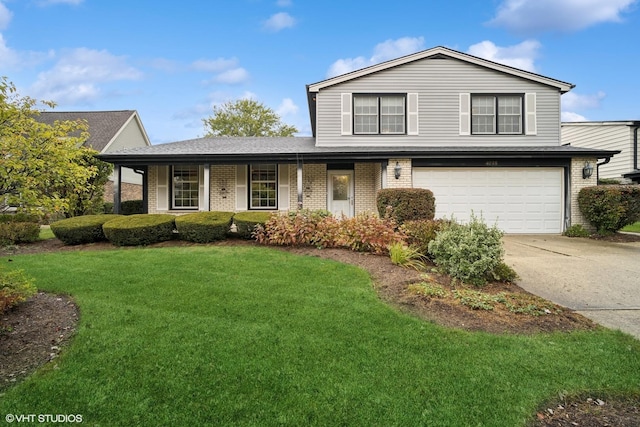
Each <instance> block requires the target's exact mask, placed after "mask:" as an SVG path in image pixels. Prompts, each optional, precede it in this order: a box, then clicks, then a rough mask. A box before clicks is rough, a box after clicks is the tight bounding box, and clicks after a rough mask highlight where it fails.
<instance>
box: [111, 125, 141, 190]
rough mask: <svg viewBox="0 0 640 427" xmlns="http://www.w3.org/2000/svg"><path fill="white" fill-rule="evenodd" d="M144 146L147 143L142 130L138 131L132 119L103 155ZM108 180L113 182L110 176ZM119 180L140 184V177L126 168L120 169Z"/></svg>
mask: <svg viewBox="0 0 640 427" xmlns="http://www.w3.org/2000/svg"><path fill="white" fill-rule="evenodd" d="M146 146H147V143H146V141H145V139H144V133H143V131H142V129H140V126H139V125H138V121H137V120H135V119H132V120H129V122H128V123H127V124H126V125H125V126H124V128H123V129H122V130H121V131H120V133H119V134H118V135H117V136H116V137H115V139H114V140H113V141H112V142H111V144H109V146H108V147H107V149H106V150H105V153H108V152H112V151H117V150H121V149H124V148H134V147H146ZM110 179H111V180H112V181H113V179H114V176H113V175H111V177H110ZM120 179H121V181H122V182H126V183H129V184H142V175H140V174H138V173H135V172H134V171H133V170H131V169H129V168H126V167H123V168H122V171H121V174H120Z"/></svg>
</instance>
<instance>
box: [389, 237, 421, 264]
mask: <svg viewBox="0 0 640 427" xmlns="http://www.w3.org/2000/svg"><path fill="white" fill-rule="evenodd" d="M389 256H390V257H391V262H392V263H393V264H395V265H400V266H402V267H407V268H415V269H416V270H418V271H420V270H424V269H425V264H424V261H423V258H424V256H423V255H422V254H421V253H420V252H419V251H418V250H416V249H415V248H412V247H410V246H406V245H405V244H403V243H401V242H397V243H394V244H392V245H391V246H389Z"/></svg>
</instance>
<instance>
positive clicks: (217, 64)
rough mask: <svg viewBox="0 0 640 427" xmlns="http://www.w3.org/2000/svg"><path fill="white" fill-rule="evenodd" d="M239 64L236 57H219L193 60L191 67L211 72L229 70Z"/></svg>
mask: <svg viewBox="0 0 640 427" xmlns="http://www.w3.org/2000/svg"><path fill="white" fill-rule="evenodd" d="M237 65H238V60H237V59H236V58H229V59H226V58H217V59H198V60H197V61H193V63H192V64H191V68H193V69H194V70H196V71H207V72H211V73H217V72H220V71H224V70H229V69H230V68H233V67H235V66H237Z"/></svg>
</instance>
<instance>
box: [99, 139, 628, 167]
mask: <svg viewBox="0 0 640 427" xmlns="http://www.w3.org/2000/svg"><path fill="white" fill-rule="evenodd" d="M619 152H620V151H616V150H599V149H593V148H584V147H573V146H569V145H561V146H550V147H541V146H517V147H479V146H453V147H444V146H416V147H414V146H339V147H318V146H316V144H315V138H313V137H217V138H198V139H190V140H186V141H178V142H172V143H168V144H158V145H152V146H148V147H136V148H129V149H124V150H120V151H114V152H110V153H104V154H100V155H98V158H100V159H102V160H104V161H107V162H110V163H115V164H119V165H123V166H127V165H129V166H141V165H147V164H173V163H212V164H238V163H247V162H278V163H297V162H305V163H309V162H316V163H318V162H324V161H326V162H335V161H381V160H387V159H390V158H411V159H415V158H418V159H426V158H429V159H436V158H448V159H452V158H460V159H462V158H465V159H473V158H475V159H478V158H511V159H514V158H518V159H527V158H530V159H541V158H572V157H597V158H599V159H604V158H610V157H612V156H613V155H615V154H618V153H619Z"/></svg>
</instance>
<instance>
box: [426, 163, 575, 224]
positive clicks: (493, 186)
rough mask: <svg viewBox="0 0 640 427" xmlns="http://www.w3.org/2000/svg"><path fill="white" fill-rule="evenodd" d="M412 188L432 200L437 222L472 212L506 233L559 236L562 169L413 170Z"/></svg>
mask: <svg viewBox="0 0 640 427" xmlns="http://www.w3.org/2000/svg"><path fill="white" fill-rule="evenodd" d="M413 182H414V187H420V188H428V189H429V190H431V191H433V193H434V195H435V198H436V217H438V218H440V217H447V218H450V217H451V216H452V215H453V216H454V218H456V219H457V220H460V221H468V220H469V217H470V214H471V212H472V211H473V212H474V213H475V215H476V216H482V217H483V218H484V221H485V222H486V223H487V224H489V225H493V224H494V223H496V224H497V225H498V227H499V228H501V229H502V230H504V231H505V232H508V233H560V232H561V231H562V213H563V211H562V200H563V195H562V193H563V186H562V168H414V170H413Z"/></svg>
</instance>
